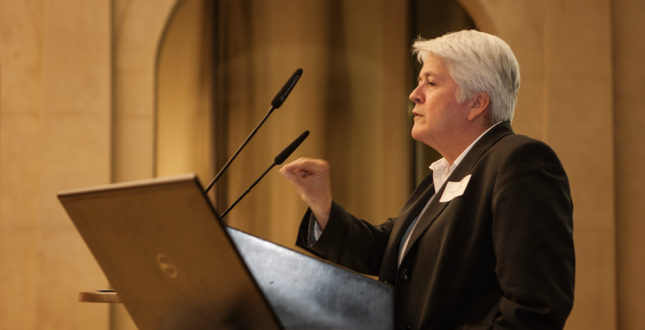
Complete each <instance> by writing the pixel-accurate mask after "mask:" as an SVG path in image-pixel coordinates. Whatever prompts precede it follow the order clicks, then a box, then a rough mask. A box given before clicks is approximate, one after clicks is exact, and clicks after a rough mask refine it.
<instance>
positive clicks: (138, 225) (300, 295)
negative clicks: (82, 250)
mask: <svg viewBox="0 0 645 330" xmlns="http://www.w3.org/2000/svg"><path fill="white" fill-rule="evenodd" d="M58 196H59V199H60V201H61V203H62V204H63V206H64V208H65V210H66V211H67V213H68V215H69V216H70V218H71V219H72V221H73V222H74V225H75V226H76V228H77V229H78V231H79V233H80V234H81V236H82V237H83V239H84V240H85V243H86V244H87V246H88V247H89V249H90V251H91V252H92V254H93V255H94V257H95V259H96V261H97V262H98V264H99V265H100V267H101V269H102V270H103V272H104V273H105V275H106V277H107V279H108V281H109V282H110V284H111V285H112V286H113V287H114V289H115V290H116V291H117V292H118V295H119V299H120V301H121V302H122V303H123V304H124V306H125V308H126V310H127V311H128V313H129V314H130V316H131V317H132V319H133V320H134V322H135V324H136V325H137V327H139V328H140V329H281V328H287V329H391V328H392V326H393V321H392V317H393V313H392V305H393V302H392V288H391V287H390V286H389V285H387V284H384V283H381V282H379V281H376V280H373V279H371V278H368V277H365V276H362V275H360V274H357V273H354V272H352V271H349V270H346V269H343V268H340V267H338V266H336V265H333V264H331V263H327V262H325V261H321V260H318V259H315V258H312V257H310V256H307V255H305V254H302V253H299V252H297V251H294V250H291V249H288V248H285V247H282V246H279V245H277V244H274V243H271V242H269V241H266V240H263V239H260V238H258V237H255V236H253V235H250V234H247V233H244V232H242V231H239V230H236V229H234V228H231V227H227V226H225V225H223V224H222V223H221V222H220V221H219V220H218V219H217V217H216V213H215V212H214V210H213V207H212V205H211V203H210V201H209V200H208V198H207V197H206V196H205V195H204V193H203V192H202V186H201V184H200V183H199V180H198V179H197V177H196V175H194V174H189V175H183V176H178V177H173V178H162V179H153V180H145V181H137V182H131V183H124V184H113V185H107V186H101V187H94V188H89V189H81V190H74V191H66V192H62V193H60V194H59V195H58Z"/></svg>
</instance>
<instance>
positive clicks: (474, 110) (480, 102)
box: [468, 92, 490, 120]
mask: <svg viewBox="0 0 645 330" xmlns="http://www.w3.org/2000/svg"><path fill="white" fill-rule="evenodd" d="M470 102H471V103H470V109H469V111H468V120H474V119H475V118H477V117H479V116H481V115H482V114H483V113H484V112H485V110H486V109H487V108H488V106H489V105H490V96H488V93H486V92H481V93H477V95H475V96H474V97H473V98H472V99H471V101H470Z"/></svg>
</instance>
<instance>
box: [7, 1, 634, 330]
mask: <svg viewBox="0 0 645 330" xmlns="http://www.w3.org/2000/svg"><path fill="white" fill-rule="evenodd" d="M176 2H177V1H176V0H163V1H151V0H145V1H144V0H140V1H128V0H112V1H109V0H103V1H101V0H97V1H91V2H90V1H81V0H61V1H46V0H39V1H29V2H25V1H22V0H0V269H2V270H3V271H2V273H0V290H1V291H2V292H3V295H2V297H0V329H101V328H108V327H110V326H111V327H112V328H114V329H126V328H132V324H131V321H129V318H128V316H127V314H125V313H124V311H123V310H122V309H120V308H116V307H115V308H113V310H112V311H110V310H109V308H108V306H105V305H101V304H81V303H78V302H76V294H77V293H78V291H80V290H84V289H94V288H99V287H105V286H107V283H106V280H105V278H104V276H103V275H102V273H101V271H100V269H99V268H98V265H97V264H96V262H94V260H93V258H92V257H91V255H90V254H89V251H88V250H87V248H86V247H85V245H84V243H83V242H82V240H81V238H80V237H79V235H78V234H77V232H76V230H75V229H74V228H73V226H72V224H71V222H70V221H69V219H68V218H67V216H66V215H65V213H64V211H63V209H62V207H60V205H59V203H58V201H57V200H56V198H55V195H56V192H58V191H60V190H63V189H68V188H77V187H84V186H91V185H96V184H103V183H106V182H110V181H126V180H133V179H139V178H147V177H153V176H155V175H156V174H159V173H162V172H163V173H165V172H166V171H168V172H172V171H175V170H177V169H172V168H170V169H164V168H163V167H162V166H165V165H163V164H166V165H167V164H168V163H166V162H165V161H164V162H163V164H161V163H160V161H159V159H161V158H160V157H163V151H160V150H159V149H157V147H159V145H157V144H156V143H158V142H159V141H162V140H157V138H158V136H157V134H158V131H157V127H156V125H157V124H156V123H157V119H158V118H157V117H156V112H155V111H156V106H157V102H159V99H158V95H157V94H156V91H157V89H158V88H160V89H161V88H171V87H172V84H170V85H167V86H166V85H159V86H158V85H157V84H158V83H159V81H158V79H157V78H158V75H159V74H160V71H159V70H158V66H157V65H158V62H157V61H158V60H159V58H158V51H159V47H160V45H161V40H162V37H163V36H164V31H165V29H166V28H167V23H168V19H169V17H172V13H173V10H175V6H176ZM460 3H462V4H463V5H464V7H465V8H466V9H467V10H468V12H469V13H470V14H471V16H472V17H473V20H474V21H475V23H476V24H477V25H478V26H479V27H480V28H481V29H482V30H484V31H489V32H492V33H495V34H498V35H500V36H501V37H502V38H504V39H506V40H507V41H508V42H509V44H510V45H511V46H512V47H513V49H514V50H515V52H516V54H517V57H518V59H519V61H520V64H521V66H522V90H521V92H520V100H519V104H518V109H517V117H516V120H515V122H514V126H515V128H516V130H517V131H518V132H520V133H524V134H527V135H531V136H534V137H537V138H540V139H543V140H545V141H547V142H548V143H549V144H551V145H552V146H553V147H554V149H555V150H556V151H557V152H558V154H559V155H560V157H561V159H562V162H563V164H564V166H565V168H566V170H567V172H568V173H569V176H570V179H571V185H572V192H573V197H574V207H575V214H574V217H575V218H574V226H575V229H574V230H575V243H576V253H577V278H576V284H577V286H576V300H575V306H574V310H573V313H572V315H571V317H570V319H569V321H568V324H567V329H643V328H645V314H643V313H642V312H641V307H640V306H641V305H642V304H643V301H644V299H645V298H643V297H645V285H644V284H643V282H642V280H641V279H642V278H643V277H645V267H644V266H643V265H642V260H643V257H645V255H644V254H645V252H644V251H645V243H643V240H642V238H641V236H642V233H643V232H645V228H644V227H645V225H643V222H642V219H643V218H644V216H645V203H643V202H642V200H643V198H642V197H641V196H642V193H640V189H639V188H641V186H642V185H643V184H644V183H645V177H644V176H643V172H642V168H643V167H645V166H644V165H645V164H644V163H645V154H644V151H643V150H645V149H644V148H643V142H645V141H643V140H644V138H643V136H644V135H643V134H642V130H643V128H645V111H642V110H645V109H643V106H642V104H641V103H642V102H640V96H641V94H642V91H643V90H645V79H644V78H643V77H645V65H643V64H642V57H643V56H642V55H643V54H645V42H644V41H643V39H642V37H641V36H640V34H639V31H640V30H642V29H643V25H645V23H644V22H643V20H642V18H641V17H640V16H641V14H642V13H643V12H645V4H644V3H643V2H642V1H639V0H570V1H556V0H547V1H530V0H522V1H518V0H460ZM389 6H393V5H389ZM294 8H295V7H294ZM297 8H299V7H297ZM354 9H356V8H354ZM354 9H352V8H350V10H354ZM294 10H295V9H294ZM303 10H304V9H303ZM384 12H391V13H394V12H398V13H400V12H401V7H396V6H394V7H392V8H384ZM296 14H297V13H296ZM267 19H269V18H267ZM386 19H387V17H386ZM357 22H358V21H357ZM355 23H356V22H355ZM320 24H322V23H320ZM346 24H348V25H350V26H351V24H353V23H352V21H348V22H346ZM387 24H388V23H384V24H383V25H382V26H381V25H379V26H381V27H380V28H378V31H379V32H378V33H382V34H383V39H382V40H383V41H382V44H380V45H388V44H390V43H391V42H392V40H394V39H395V36H394V35H392V34H393V30H391V29H387V28H385V26H386V25H387ZM389 24H391V23H389ZM299 32H300V33H304V31H290V33H292V36H291V37H290V38H293V40H297V38H299V37H298V36H299V34H298V33H299ZM270 41H271V40H267V42H270ZM276 42H278V41H276ZM377 47H380V46H378V45H377ZM406 47H407V46H406ZM263 49H264V50H263V53H261V54H256V55H255V56H256V57H255V61H262V59H263V57H264V59H269V60H270V62H271V63H274V64H275V63H279V59H280V58H281V57H280V56H278V55H276V54H274V53H272V51H273V48H271V47H270V45H269V44H267V45H265V46H264V48H263ZM319 51H320V49H318V48H316V47H315V45H314V46H312V47H311V49H309V52H310V54H312V55H315V54H316V53H317V52H319ZM175 55H177V54H175ZM359 55H360V54H359ZM171 56H172V55H171ZM290 56H291V55H290ZM357 56H358V55H357ZM383 56H385V57H384V60H388V57H387V56H391V58H390V59H389V60H392V61H398V60H400V57H398V55H393V54H390V55H383ZM296 58H297V57H296ZM289 59H290V60H294V58H291V57H289ZM175 60H176V59H175ZM169 61H170V62H172V59H171V60H169ZM309 61H312V59H311V58H309ZM258 63H260V62H258ZM306 63H309V62H306ZM312 63H313V62H312ZM358 63H360V61H358ZM274 68H276V67H274ZM287 68H291V65H290V64H289V63H288V65H284V67H280V70H282V69H284V70H286V69H287ZM352 68H353V69H352V70H359V71H360V70H363V69H364V68H361V67H360V65H359V64H356V63H354V62H352ZM276 70H277V68H276ZM307 70H309V71H307ZM316 70H318V71H320V69H317V68H316V67H314V68H311V69H309V67H306V68H305V71H306V73H305V74H308V75H310V76H311V75H317V76H322V75H323V73H324V72H317V71H316ZM287 71H289V72H291V71H292V70H291V69H289V70H287ZM273 73H275V72H273ZM391 74H394V73H383V75H391ZM172 75H173V74H172V71H170V72H169V73H167V76H172ZM260 76H261V77H265V80H266V81H265V82H266V83H267V84H270V85H271V86H279V85H280V84H281V83H282V81H283V79H282V78H280V79H277V78H275V77H278V76H280V75H278V74H272V75H270V77H269V75H268V73H260ZM193 77H194V74H193ZM274 78H275V79H274ZM285 78H286V77H285ZM186 79H188V80H182V81H189V82H190V81H191V80H190V79H192V78H190V77H189V78H186ZM397 79H402V78H401V77H400V76H397ZM397 81H398V80H397ZM302 83H303V82H301V84H302ZM309 83H310V84H311V83H312V82H311V81H310V82H309ZM388 83H390V84H393V83H394V82H392V81H388V80H387V79H386V80H382V81H380V82H379V84H388ZM351 84H354V85H356V86H359V87H360V85H361V84H360V82H351ZM164 86H166V87H164ZM306 87H307V86H306V85H305V84H302V85H300V86H299V87H298V88H301V89H305V90H306ZM309 88H316V86H315V85H314V86H309ZM357 88H358V87H357ZM388 88H393V87H388ZM177 92H181V91H177ZM265 92H266V93H267V95H264V96H266V97H262V99H261V100H260V99H258V100H254V101H253V102H249V104H251V105H254V104H255V103H257V107H258V108H260V105H262V106H264V105H265V103H266V104H267V105H268V100H270V98H271V97H272V96H273V95H272V94H273V91H265ZM301 92H302V93H305V92H304V91H301ZM167 93H169V92H167ZM164 95H166V94H164ZM304 95H306V94H303V95H300V97H293V96H292V97H293V98H292V99H290V100H289V102H291V103H289V105H290V106H291V107H294V106H301V107H306V106H307V104H308V101H310V100H308V99H306V98H304ZM166 96H172V95H170V94H168V95H166ZM179 97H180V98H181V97H185V94H182V95H180V96H179ZM173 100H175V101H176V100H177V99H173ZM163 102H164V105H166V106H168V105H172V103H167V102H166V101H163ZM171 102H173V101H172V100H171ZM385 102H391V103H389V104H388V107H396V106H398V105H397V104H396V103H394V101H392V100H391V99H387V100H385ZM195 104H201V103H200V102H196V103H195ZM192 109H194V110H195V111H196V112H194V113H196V114H199V113H200V112H199V111H198V110H199V105H195V107H193V108H192ZM260 111H261V110H260ZM261 112H262V111H261ZM251 114H253V113H251ZM298 116H300V115H298ZM252 117H253V118H248V120H246V121H243V122H242V121H241V122H239V123H238V124H237V125H238V126H240V129H238V130H239V131H242V128H246V127H247V126H249V125H252V124H254V123H255V121H256V119H257V118H256V117H257V116H252ZM298 118H300V117H298ZM307 118H310V117H307V116H304V115H303V117H302V118H300V119H298V120H306V119H307ZM355 119H356V120H359V119H360V118H355ZM377 125H379V127H385V126H386V125H387V120H385V121H383V122H381V121H379V122H378V123H377ZM290 127H291V128H292V129H293V130H294V131H297V132H296V135H297V133H299V129H298V130H296V129H295V128H297V125H296V124H293V125H292V126H290ZM294 127H295V128H294ZM159 128H161V126H159ZM166 129H172V128H166ZM236 129H237V128H236ZM164 132H165V131H164ZM266 133H268V134H270V135H271V136H273V137H274V138H275V140H276V141H278V140H279V141H283V140H285V139H287V140H288V139H290V138H291V136H292V135H294V134H291V131H289V132H286V131H283V130H280V129H273V130H270V129H269V130H267V132H266ZM287 133H288V134H287ZM236 134H237V133H236ZM238 135H239V136H238ZM238 135H234V136H233V137H240V139H238V140H241V138H243V136H244V135H245V133H239V134H238ZM166 137H170V138H171V139H170V140H166V142H172V141H171V140H172V135H167V136H166ZM375 138H377V139H387V136H380V135H379V136H376V137H375ZM314 141H315V140H314ZM310 142H311V141H310ZM323 142H324V141H315V144H314V145H315V147H314V146H310V147H309V150H310V151H314V152H320V153H323V152H324V148H323V147H322V146H323V144H322V143H323ZM276 145H278V143H277V142H276ZM172 149H173V148H169V149H166V148H164V150H166V151H168V150H172ZM176 149H181V148H180V147H176ZM305 150H307V149H305ZM272 156H273V152H271V155H269V159H270V158H271V157H272ZM205 161H206V160H195V162H196V163H200V164H202V165H203V162H205ZM182 166H183V165H182ZM180 167H181V166H180ZM184 167H185V166H184ZM182 170H183V168H182ZM379 170H381V169H380V168H378V167H376V168H374V169H372V171H371V172H369V173H362V174H360V173H359V174H360V175H364V176H367V175H368V174H369V176H373V175H374V173H375V171H376V172H378V171H379ZM200 171H204V172H208V169H205V170H200ZM253 173H255V172H253ZM205 175H207V174H205ZM239 175H240V177H241V176H242V174H239ZM252 176H253V175H251V177H252ZM245 177H248V175H247V176H245ZM279 180H280V179H279V178H269V180H268V181H265V182H264V184H265V185H266V187H264V188H263V189H265V193H269V194H271V195H273V196H274V198H280V196H281V195H282V194H285V193H286V191H287V188H286V187H282V186H280V183H279ZM239 181H240V182H241V183H242V181H243V180H242V179H240V180H239ZM272 187H278V188H272ZM272 189H273V190H272ZM276 189H277V190H276ZM378 189H383V187H380V188H378ZM260 193H262V192H260ZM231 194H232V195H237V194H236V193H235V191H234V192H232V193H231ZM344 194H347V195H348V196H351V195H352V194H356V193H355V192H352V191H347V192H344ZM368 202H369V201H367V202H366V201H364V200H362V199H358V200H357V201H356V203H357V205H359V206H360V205H362V204H364V203H368ZM252 204H253V202H252ZM292 204H293V205H292ZM296 204H297V201H295V200H294V201H291V200H289V205H288V207H289V208H297V205H296ZM271 212H272V214H274V213H275V216H278V215H279V214H280V210H277V209H276V210H272V211H271ZM255 226H256V228H260V229H262V230H264V231H265V232H266V233H268V235H269V236H271V235H274V236H275V237H277V238H278V239H279V240H284V241H285V242H286V241H287V239H288V237H291V234H292V232H293V230H295V229H294V228H291V227H290V228H289V229H288V230H286V234H285V232H284V227H285V226H293V221H292V219H289V220H285V222H284V223H280V222H275V223H272V224H256V225H255Z"/></svg>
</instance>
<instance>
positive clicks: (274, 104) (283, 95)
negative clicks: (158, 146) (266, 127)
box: [204, 68, 302, 194]
mask: <svg viewBox="0 0 645 330" xmlns="http://www.w3.org/2000/svg"><path fill="white" fill-rule="evenodd" d="M300 76H302V69H301V68H298V69H297V70H296V71H295V72H294V73H293V74H292V75H291V78H289V80H287V82H286V83H285V84H284V86H282V88H281V89H280V91H279V92H278V94H276V96H275V97H274V98H273V100H272V101H271V108H270V109H269V111H268V112H267V114H266V115H265V116H264V118H263V119H262V120H261V121H260V123H259V124H258V125H257V126H256V127H255V128H254V129H253V130H252V131H251V133H250V134H249V136H247V137H246V139H245V140H244V142H242V144H241V145H240V146H239V147H238V148H237V150H236V151H235V153H234V154H233V156H232V157H231V158H229V160H227V161H226V164H224V166H222V168H221V169H220V170H219V171H218V172H217V174H215V177H214V178H213V180H212V181H211V183H209V184H208V186H207V187H206V189H204V194H206V193H208V191H209V190H210V189H211V188H212V187H213V185H214V184H215V182H217V180H219V178H220V177H221V176H222V174H223V173H224V172H225V171H226V169H228V167H229V166H230V165H231V163H232V162H233V160H235V158H237V155H238V154H239V153H240V151H242V149H244V147H245V146H246V144H247V143H249V141H250V140H251V138H252V137H253V136H254V135H255V133H256V132H257V131H258V129H260V127H261V126H262V125H263V124H264V122H265V121H266V120H267V118H269V116H270V115H271V114H272V113H273V110H275V109H278V108H280V106H281V105H282V103H283V102H284V100H286V99H287V96H289V93H291V90H292V89H293V87H294V86H295V85H296V83H297V82H298V80H299V79H300ZM292 152H293V150H292Z"/></svg>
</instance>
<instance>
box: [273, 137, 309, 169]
mask: <svg viewBox="0 0 645 330" xmlns="http://www.w3.org/2000/svg"><path fill="white" fill-rule="evenodd" d="M307 136H309V131H304V132H302V134H300V136H299V137H298V138H297V139H295V140H293V142H291V144H290V145H288V146H287V147H286V148H284V150H282V152H281V153H280V154H278V155H277V156H275V158H274V159H273V163H274V164H276V165H280V164H282V163H283V162H284V161H285V160H287V158H289V156H291V154H292V153H293V152H294V151H295V150H296V149H297V148H298V146H300V144H301V143H302V141H304V140H305V139H306V138H307Z"/></svg>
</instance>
